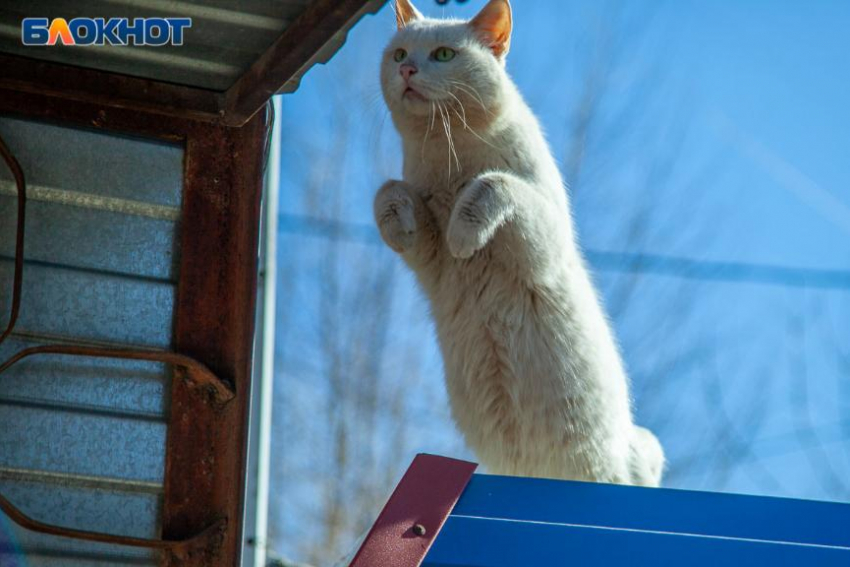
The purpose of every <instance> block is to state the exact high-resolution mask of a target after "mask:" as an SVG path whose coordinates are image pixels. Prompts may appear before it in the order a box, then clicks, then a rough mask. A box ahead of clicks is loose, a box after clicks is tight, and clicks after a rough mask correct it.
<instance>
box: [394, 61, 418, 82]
mask: <svg viewBox="0 0 850 567" xmlns="http://www.w3.org/2000/svg"><path fill="white" fill-rule="evenodd" d="M398 72H399V73H401V76H402V77H404V80H405V81H409V80H410V76H411V75H415V74H416V73H418V72H419V69H417V68H416V67H414V66H413V65H411V64H409V63H405V64H404V65H402V66H401V67H399V68H398Z"/></svg>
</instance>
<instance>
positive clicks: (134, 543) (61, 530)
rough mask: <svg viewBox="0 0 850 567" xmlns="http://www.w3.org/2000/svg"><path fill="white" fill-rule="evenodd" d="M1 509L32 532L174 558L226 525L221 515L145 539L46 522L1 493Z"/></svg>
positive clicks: (206, 542) (204, 545)
mask: <svg viewBox="0 0 850 567" xmlns="http://www.w3.org/2000/svg"><path fill="white" fill-rule="evenodd" d="M0 510H3V513H5V514H6V515H7V516H9V518H11V520H12V521H13V522H15V523H16V524H17V525H19V526H20V527H22V528H24V529H26V530H29V531H31V532H36V533H40V534H45V535H50V536H58V537H67V538H71V539H75V540H79V541H91V542H95V543H103V544H109V545H121V546H125V547H137V548H143V549H157V550H163V551H167V552H169V553H171V554H173V555H174V556H175V557H177V558H185V557H186V556H188V555H189V554H190V553H192V552H194V551H195V550H200V549H207V548H209V547H210V546H212V545H213V544H214V540H215V538H217V537H221V534H222V533H224V531H225V530H226V529H227V519H225V518H222V519H220V520H218V521H217V522H215V523H213V524H212V525H210V526H208V527H207V528H205V529H203V530H202V531H200V532H199V533H197V534H195V535H193V536H191V537H188V538H185V539H181V540H167V539H146V538H138V537H130V536H122V535H114V534H105V533H99V532H90V531H86V530H75V529H72V528H66V527H62V526H56V525H53V524H46V523H44V522H40V521H38V520H35V519H33V518H31V517H29V516H27V515H26V514H24V513H23V512H22V511H21V510H20V509H19V508H18V507H16V506H15V505H14V504H12V503H11V502H10V501H9V500H7V499H6V498H5V497H4V496H2V495H0Z"/></svg>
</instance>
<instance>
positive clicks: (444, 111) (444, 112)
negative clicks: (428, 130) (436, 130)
mask: <svg viewBox="0 0 850 567" xmlns="http://www.w3.org/2000/svg"><path fill="white" fill-rule="evenodd" d="M437 108H439V109H440V117H441V118H442V120H443V129H444V130H445V132H446V141H447V142H448V146H449V176H448V179H449V180H451V178H452V156H454V159H455V164H456V165H457V170H458V173H459V172H460V158H458V155H457V151H456V150H455V144H454V139H453V138H452V125H451V117H450V116H449V109H448V108H447V107H444V106H443V105H442V104H441V103H439V102H437Z"/></svg>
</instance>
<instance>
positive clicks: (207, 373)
mask: <svg viewBox="0 0 850 567" xmlns="http://www.w3.org/2000/svg"><path fill="white" fill-rule="evenodd" d="M0 155H2V156H3V160H4V161H5V162H6V165H7V166H8V167H9V170H10V171H11V172H12V175H13V176H14V178H15V184H16V185H17V188H18V219H17V229H16V233H15V275H14V278H13V282H12V304H11V309H10V311H9V320H8V324H7V325H6V328H5V330H4V331H3V333H2V334H0V344H2V343H3V342H4V341H5V340H6V339H7V338H8V337H9V336H11V334H12V332H13V331H14V329H15V324H16V323H17V320H18V315H19V314H20V310H21V293H22V290H23V272H24V235H25V232H26V204H27V185H26V179H25V176H24V171H23V169H22V168H21V165H20V163H19V162H18V160H17V159H16V158H15V156H14V154H13V153H12V151H11V150H10V149H9V147H8V146H7V145H6V143H5V141H3V139H2V137H0ZM40 354H58V355H69V356H86V357H92V358H114V359H123V360H147V361H151V362H161V363H164V364H170V365H172V366H174V367H177V368H181V369H183V370H184V371H185V374H184V376H183V378H184V379H185V380H186V381H187V382H188V383H189V384H190V385H191V386H192V387H193V389H194V390H195V391H198V392H202V393H203V394H204V396H205V397H206V399H207V400H209V401H210V402H211V403H212V404H214V405H216V406H217V407H222V406H224V405H225V404H227V402H229V401H230V400H232V399H233V398H234V396H235V393H234V390H233V386H232V385H231V384H228V383H227V382H225V381H223V380H221V379H220V378H219V377H218V376H216V375H215V374H214V373H213V372H212V371H211V370H210V369H209V368H207V367H206V366H205V365H203V364H201V363H200V362H198V361H197V360H195V359H193V358H191V357H189V356H185V355H182V354H178V353H175V352H170V351H157V350H135V349H107V348H96V347H84V346H74V345H45V346H39V347H32V348H28V349H24V350H21V351H20V352H17V353H16V354H15V355H14V356H12V357H11V358H10V359H8V360H6V361H5V362H3V363H0V375H2V374H3V372H5V371H6V370H8V369H9V368H10V367H11V366H13V365H15V364H16V363H17V362H20V361H21V360H23V359H25V358H27V357H30V356H35V355H40Z"/></svg>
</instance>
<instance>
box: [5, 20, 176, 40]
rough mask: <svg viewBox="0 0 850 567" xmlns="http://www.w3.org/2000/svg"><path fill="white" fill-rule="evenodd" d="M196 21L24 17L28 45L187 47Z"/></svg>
mask: <svg viewBox="0 0 850 567" xmlns="http://www.w3.org/2000/svg"><path fill="white" fill-rule="evenodd" d="M190 27H192V18H133V20H132V21H130V19H129V18H109V19H107V18H74V19H72V20H71V21H68V20H66V19H65V18H53V19H52V20H51V19H49V18H24V19H23V21H22V22H21V41H22V42H23V44H24V45H56V44H57V43H59V44H62V45H150V46H160V45H168V44H170V45H183V32H184V30H186V29H187V28H190Z"/></svg>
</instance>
